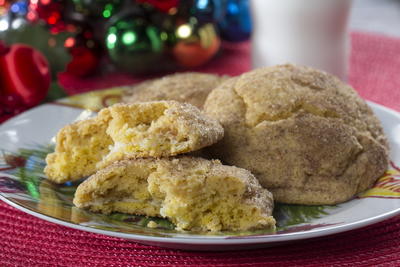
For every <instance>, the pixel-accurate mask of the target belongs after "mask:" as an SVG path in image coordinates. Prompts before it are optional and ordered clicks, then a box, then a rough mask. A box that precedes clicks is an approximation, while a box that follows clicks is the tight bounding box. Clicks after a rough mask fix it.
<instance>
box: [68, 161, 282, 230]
mask: <svg viewBox="0 0 400 267" xmlns="http://www.w3.org/2000/svg"><path fill="white" fill-rule="evenodd" d="M74 204H75V205H76V206H77V207H79V208H87V209H90V210H92V211H96V212H102V213H105V214H108V213H111V212H123V213H130V214H140V215H147V216H160V217H164V218H168V219H169V220H171V221H172V222H173V223H174V224H175V225H176V228H177V229H178V230H198V231H223V230H232V231H238V230H250V229H264V228H265V229H273V228H274V225H275V220H274V219H273V217H272V216H271V213H272V209H273V199H272V194H271V193H270V192H268V191H267V190H266V189H264V188H262V187H261V185H260V184H259V182H258V181H257V179H256V178H255V177H254V176H253V175H252V174H251V173H250V172H249V171H247V170H244V169H240V168H236V167H232V166H225V165H222V164H221V163H220V162H219V161H209V160H205V159H201V158H193V157H180V158H175V159H172V158H162V159H149V158H147V159H131V160H122V161H118V162H114V163H113V164H112V165H109V166H108V167H106V168H105V169H102V170H100V171H98V172H97V173H96V174H94V175H92V176H91V177H90V178H89V179H87V180H86V181H84V182H83V183H82V184H80V185H79V187H78V188H77V190H76V193H75V198H74Z"/></svg>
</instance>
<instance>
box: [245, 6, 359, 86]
mask: <svg viewBox="0 0 400 267" xmlns="http://www.w3.org/2000/svg"><path fill="white" fill-rule="evenodd" d="M351 2H352V0H250V3H251V12H252V18H253V35H252V65H253V67H254V68H257V67H261V66H271V65H276V64H283V63H296V64H300V65H306V66H311V67H315V68H318V69H322V70H324V71H327V72H329V73H332V74H334V75H336V76H338V77H339V78H341V79H342V80H346V76H347V68H348V67H347V66H348V54H349V53H348V52H349V37H348V31H347V24H348V17H349V13H350V12H349V11H350V8H351Z"/></svg>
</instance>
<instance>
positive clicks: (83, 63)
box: [67, 46, 99, 77]
mask: <svg viewBox="0 0 400 267" xmlns="http://www.w3.org/2000/svg"><path fill="white" fill-rule="evenodd" d="M71 56H72V60H71V62H69V63H68V65H67V72H68V73H70V74H72V75H75V76H79V77H84V76H88V75H90V74H92V73H93V72H94V71H95V70H96V68H97V66H98V63H99V56H97V55H96V53H95V52H94V51H93V50H91V49H89V48H87V47H84V46H77V47H73V48H71Z"/></svg>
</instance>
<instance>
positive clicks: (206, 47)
mask: <svg viewBox="0 0 400 267" xmlns="http://www.w3.org/2000/svg"><path fill="white" fill-rule="evenodd" d="M175 35H176V44H175V45H174V47H173V49H172V53H173V55H174V58H175V60H176V61H177V63H178V64H179V65H180V66H182V67H197V66H200V65H202V64H204V63H206V62H207V61H208V60H210V59H211V58H212V57H213V56H214V55H215V54H216V53H217V52H218V50H219V48H220V44H221V41H220V39H219V37H218V35H217V32H216V29H215V26H214V24H212V23H206V24H201V23H199V22H198V21H197V19H196V18H194V17H192V18H191V19H189V21H188V22H186V23H181V24H180V25H179V26H177V28H176V31H175Z"/></svg>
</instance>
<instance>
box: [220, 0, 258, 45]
mask: <svg viewBox="0 0 400 267" xmlns="http://www.w3.org/2000/svg"><path fill="white" fill-rule="evenodd" d="M218 27H219V30H220V34H221V37H222V39H224V40H226V41H230V42H241V41H246V40H248V39H249V38H250V34H251V17H250V9H249V1H248V0H226V5H225V16H224V18H223V19H222V20H221V21H219V22H218Z"/></svg>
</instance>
